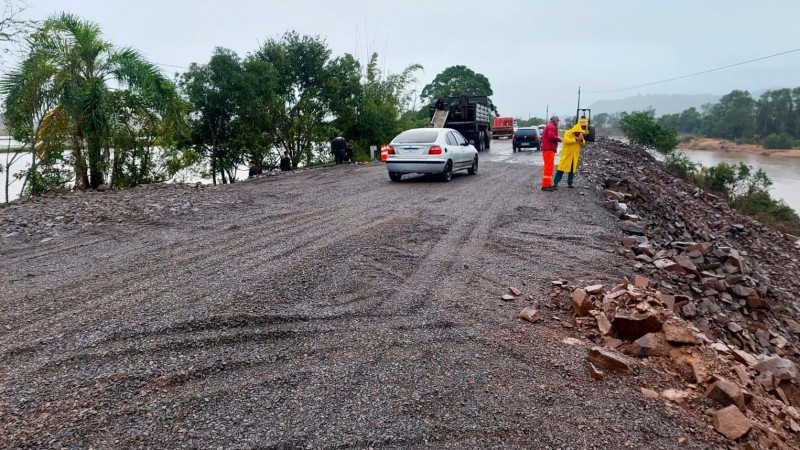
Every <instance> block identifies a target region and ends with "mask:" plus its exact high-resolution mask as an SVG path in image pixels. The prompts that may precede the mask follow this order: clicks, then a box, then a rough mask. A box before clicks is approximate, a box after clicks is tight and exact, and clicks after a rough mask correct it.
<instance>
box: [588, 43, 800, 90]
mask: <svg viewBox="0 0 800 450" xmlns="http://www.w3.org/2000/svg"><path fill="white" fill-rule="evenodd" d="M794 52H800V48H796V49H794V50H788V51H785V52H781V53H775V54H774V55H769V56H762V57H761V58H756V59H751V60H749V61H742V62H738V63H735V64H728V65H727V66H722V67H717V68H715V69H709V70H703V71H702V72H695V73H690V74H689V75H682V76H679V77H675V78H668V79H666V80H661V81H654V82H652V83H645V84H637V85H636V86H629V87H624V88H619V89H608V90H605V91H586V92H589V93H592V94H602V93H606V92H618V91H626V90H628V89H636V88H640V87H645V86H653V85H654V84H661V83H666V82H669V81H675V80H681V79H683V78H689V77H695V76H697V75H703V74H706V73H709V72H716V71H718V70H723V69H729V68H731V67H736V66H741V65H744V64H750V63H752V62H756V61H761V60H764V59H769V58H774V57H776V56H782V55H786V54H789V53H794Z"/></svg>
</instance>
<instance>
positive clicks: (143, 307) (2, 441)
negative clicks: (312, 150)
mask: <svg viewBox="0 0 800 450" xmlns="http://www.w3.org/2000/svg"><path fill="white" fill-rule="evenodd" d="M481 156H482V160H481V167H480V170H479V172H478V175H476V176H469V175H467V174H466V173H463V174H462V173H457V174H455V175H454V177H453V181H452V182H450V183H442V182H438V181H432V180H428V179H427V178H425V177H422V176H420V177H408V178H407V179H406V178H404V179H403V180H402V181H401V182H399V183H393V182H391V181H390V180H389V178H388V176H387V174H386V169H385V167H384V166H383V165H382V164H380V163H373V164H369V165H364V166H334V167H326V168H321V169H314V170H307V171H300V172H297V173H290V174H284V175H279V176H273V177H264V178H260V179H257V180H252V181H248V182H243V183H238V184H236V185H232V186H219V187H208V188H202V189H199V188H192V187H185V186H152V187H142V188H137V189H134V190H132V191H122V192H108V193H102V194H92V195H89V194H71V195H66V196H55V197H53V198H45V199H43V200H41V201H37V202H28V203H22V204H20V205H19V206H16V207H14V208H6V209H0V232H2V234H3V239H4V240H3V245H2V247H0V269H2V278H0V281H2V284H1V285H0V296H1V297H2V300H1V301H0V376H2V378H1V379H0V447H3V448H8V447H46V448H56V447H72V448H75V447H82V448H88V447H94V448H109V447H125V448H135V447H145V448H353V447H355V448H369V447H376V448H409V447H411V448H425V447H426V448H573V449H577V448H625V447H631V448H675V447H678V446H679V445H678V439H679V438H680V437H684V436H685V437H688V438H689V439H690V444H689V448H702V446H703V445H702V444H701V442H700V440H702V439H705V438H708V436H707V435H708V433H709V432H708V431H707V428H706V426H705V424H703V423H698V422H696V421H693V420H691V419H690V418H688V417H686V416H685V415H683V413H682V412H681V410H680V409H678V408H675V407H672V406H670V405H668V404H665V403H664V402H663V401H659V400H652V399H646V398H644V397H643V396H642V395H641V394H640V393H639V387H640V386H648V385H650V384H651V383H670V382H671V381H670V379H669V377H664V376H661V375H658V374H657V373H654V372H652V371H650V370H649V369H647V367H639V369H638V370H639V372H638V374H637V375H636V376H635V377H627V376H622V375H615V374H609V378H608V379H607V380H606V381H605V382H597V381H594V380H592V379H591V378H590V376H589V373H588V371H587V366H586V354H587V347H585V346H582V345H577V344H576V342H577V341H570V340H569V339H567V340H566V342H565V338H568V337H569V336H570V329H568V328H563V327H562V322H563V321H565V320H569V314H568V312H567V311H564V310H562V309H559V308H558V307H556V308H552V309H551V307H550V300H549V299H550V295H549V294H550V293H551V291H553V289H554V287H553V285H552V283H551V281H553V280H559V279H561V280H566V281H567V282H568V283H569V284H572V285H575V286H583V285H586V284H587V283H588V282H590V281H591V280H600V281H601V282H603V283H605V284H606V285H607V286H608V285H612V284H615V283H616V282H618V281H619V279H620V278H621V277H622V276H623V275H628V276H630V275H632V273H633V269H632V266H631V265H630V263H629V262H627V261H626V260H624V259H623V258H621V257H619V256H616V255H615V253H614V249H615V248H616V246H617V244H618V242H619V239H620V236H621V235H620V234H618V231H616V219H615V218H614V217H613V216H612V215H611V214H610V213H609V212H608V211H606V210H605V209H604V208H603V207H602V206H601V203H602V195H601V193H602V190H601V188H600V187H599V186H596V185H589V184H588V182H587V178H586V177H582V176H581V174H579V176H578V186H579V189H566V187H565V186H564V187H562V189H561V190H560V191H558V192H554V193H546V192H541V191H540V190H539V187H538V186H539V180H540V176H541V169H540V168H539V167H537V166H536V165H537V164H538V165H540V164H541V157H540V155H539V153H538V152H530V153H529V152H525V153H521V154H512V153H511V148H510V142H508V141H505V142H497V141H496V142H495V143H494V145H493V148H492V150H491V151H490V152H488V153H484V154H482V155H481ZM601 157H602V150H601V149H595V148H592V147H591V146H590V147H587V149H585V150H584V152H583V155H582V160H581V162H582V164H584V165H585V168H586V169H585V170H586V171H591V170H593V169H592V164H591V162H592V160H593V159H594V160H596V159H597V158H601ZM515 163H519V164H515ZM165 205H166V206H165ZM169 205H179V206H175V207H170V206H169ZM180 205H184V206H185V205H189V206H188V207H181V206H180ZM79 209H86V210H88V211H90V212H91V211H97V210H103V211H114V212H115V213H114V215H112V216H108V215H104V216H103V217H102V218H101V220H96V221H95V222H96V223H92V224H91V225H87V224H86V223H81V220H83V219H82V218H83V217H91V216H92V214H89V213H87V214H83V215H81V214H79V213H78V212H76V210H79ZM65 210H66V211H68V212H70V213H73V216H74V218H73V220H72V222H70V223H69V224H65V225H59V223H60V222H59V221H57V220H56V222H57V223H55V224H53V220H55V219H56V218H57V217H62V216H63V214H64V211H65ZM170 211H171V212H170ZM57 215H60V216H57ZM26 217H27V218H30V217H36V218H37V219H36V220H35V221H32V220H24V219H25V218H26ZM62 221H63V219H62ZM21 222H26V225H24V226H22V225H20V223H21ZM19 230H27V231H24V232H21V231H19ZM44 236H49V237H44ZM43 237H44V238H43ZM510 286H515V287H517V288H519V289H520V290H521V291H522V295H521V296H520V297H518V298H517V299H516V300H514V301H510V302H505V301H502V300H501V298H500V297H501V296H502V295H503V294H506V293H508V287H510ZM565 292H566V291H565ZM529 296H530V297H529ZM529 305H534V306H536V307H538V308H540V309H541V311H542V313H543V317H544V319H543V320H542V321H539V322H538V323H536V324H530V323H527V322H523V321H521V320H520V319H519V318H518V317H519V312H520V310H521V309H522V308H523V307H525V306H529ZM554 317H555V318H554ZM711 439H713V438H711Z"/></svg>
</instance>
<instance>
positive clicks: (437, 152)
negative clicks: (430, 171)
mask: <svg viewBox="0 0 800 450" xmlns="http://www.w3.org/2000/svg"><path fill="white" fill-rule="evenodd" d="M428 154H429V155H441V154H442V147H439V146H438V145H433V146H431V148H430V149H428Z"/></svg>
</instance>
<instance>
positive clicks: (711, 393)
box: [706, 378, 745, 411]
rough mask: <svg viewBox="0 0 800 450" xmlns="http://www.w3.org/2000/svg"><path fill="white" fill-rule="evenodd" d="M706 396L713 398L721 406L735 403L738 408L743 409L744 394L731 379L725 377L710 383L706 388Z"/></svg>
mask: <svg viewBox="0 0 800 450" xmlns="http://www.w3.org/2000/svg"><path fill="white" fill-rule="evenodd" d="M706 397H708V398H710V399H711V400H714V401H715V402H717V403H719V404H721V405H722V406H728V405H735V406H736V407H737V408H739V409H740V410H742V411H744V408H745V406H744V394H742V390H741V389H739V386H737V385H736V383H734V382H732V381H728V380H725V379H722V378H720V379H718V380H717V381H715V382H713V383H711V386H709V387H708V389H706Z"/></svg>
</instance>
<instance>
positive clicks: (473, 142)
mask: <svg viewBox="0 0 800 450" xmlns="http://www.w3.org/2000/svg"><path fill="white" fill-rule="evenodd" d="M464 145H467V144H464ZM469 145H475V141H473V140H470V141H469Z"/></svg>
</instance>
